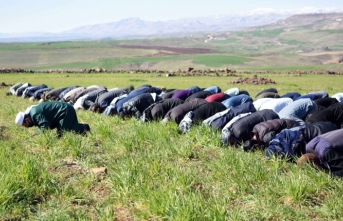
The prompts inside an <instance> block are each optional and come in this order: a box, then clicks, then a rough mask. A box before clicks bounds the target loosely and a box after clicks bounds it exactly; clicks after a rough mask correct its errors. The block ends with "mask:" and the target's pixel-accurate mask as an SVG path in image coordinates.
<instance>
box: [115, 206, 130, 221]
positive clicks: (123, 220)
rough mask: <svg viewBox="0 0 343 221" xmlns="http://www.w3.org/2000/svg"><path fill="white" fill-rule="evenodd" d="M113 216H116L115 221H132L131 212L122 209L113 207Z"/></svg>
mask: <svg viewBox="0 0 343 221" xmlns="http://www.w3.org/2000/svg"><path fill="white" fill-rule="evenodd" d="M114 214H115V216H116V218H115V220H117V221H131V220H134V219H133V215H132V213H131V211H130V210H129V209H126V208H123V207H114Z"/></svg>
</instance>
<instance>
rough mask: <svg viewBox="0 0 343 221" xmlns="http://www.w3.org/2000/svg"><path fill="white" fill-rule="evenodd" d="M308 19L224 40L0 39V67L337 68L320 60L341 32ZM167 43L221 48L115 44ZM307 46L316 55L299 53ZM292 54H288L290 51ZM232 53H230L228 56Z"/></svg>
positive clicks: (335, 46) (337, 43)
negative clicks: (315, 26) (203, 51)
mask: <svg viewBox="0 0 343 221" xmlns="http://www.w3.org/2000/svg"><path fill="white" fill-rule="evenodd" d="M311 28H312V26H311V25H307V26H306V28H305V26H299V27H287V26H278V25H274V26H270V27H261V28H255V29H254V30H248V31H239V32H232V33H231V34H229V35H228V36H227V39H226V40H214V41H209V42H207V43H205V42H204V40H205V37H203V38H200V37H192V38H190V37H189V38H166V39H138V40H116V41H115V40H110V41H101V40H99V41H78V42H51V43H8V44H7V43H6V44H0V67H14V68H16V67H21V68H27V69H28V68H30V69H40V70H41V69H55V68H59V69H80V68H95V67H101V68H106V69H115V68H116V69H146V68H148V69H163V70H176V69H179V68H181V69H185V68H187V67H194V68H196V69H207V68H224V67H227V66H229V68H231V69H237V70H246V69H248V70H252V69H258V70H285V69H288V70H297V69H304V68H301V67H302V66H304V67H305V69H307V70H309V69H311V70H335V71H342V70H343V68H342V65H339V64H338V65H331V66H323V65H321V63H323V62H325V61H329V60H332V59H335V58H339V57H340V56H341V54H339V53H338V54H335V55H334V54H325V50H323V49H324V48H326V47H328V48H329V50H333V51H336V52H339V51H340V50H343V47H342V45H341V43H340V42H341V41H340V40H339V39H341V36H342V32H341V31H340V30H338V29H333V30H312V29H311ZM121 44H124V45H142V46H167V47H181V48H182V47H185V48H192V47H195V48H207V49H214V50H218V51H221V52H222V53H221V54H219V55H216V54H212V55H181V56H165V57H151V56H152V55H156V54H158V52H168V51H159V50H157V49H123V48H120V47H118V46H119V45H121ZM298 51H306V52H310V53H311V52H313V53H315V54H317V53H322V55H316V56H301V54H297V53H295V52H298ZM289 55H292V56H289ZM228 58H230V59H228Z"/></svg>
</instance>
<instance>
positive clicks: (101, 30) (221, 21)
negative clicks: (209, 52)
mask: <svg viewBox="0 0 343 221" xmlns="http://www.w3.org/2000/svg"><path fill="white" fill-rule="evenodd" d="M330 12H343V10H342V9H337V8H334V9H315V8H303V9H298V10H288V11H287V10H281V11H280V10H272V9H255V10H252V11H248V12H244V13H238V14H235V15H220V16H208V17H197V18H181V19H174V20H168V21H144V20H141V19H139V18H127V19H123V20H120V21H117V22H111V23H106V24H97V25H87V26H82V27H78V28H75V29H71V30H68V31H64V32H60V33H19V34H8V33H0V42H14V41H24V42H26V41H62V40H76V39H80V40H81V39H101V38H106V39H108V38H111V39H122V38H142V37H156V36H159V37H161V36H171V35H173V36H177V35H185V34H196V33H198V34H201V33H213V32H227V31H234V30H240V29H243V28H247V27H254V26H263V25H267V24H272V23H277V22H278V21H281V20H284V19H286V18H288V17H291V16H293V15H297V14H308V13H312V14H318V13H330Z"/></svg>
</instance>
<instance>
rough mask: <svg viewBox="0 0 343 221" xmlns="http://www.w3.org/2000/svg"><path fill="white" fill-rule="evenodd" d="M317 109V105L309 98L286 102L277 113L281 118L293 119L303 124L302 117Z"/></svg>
mask: <svg viewBox="0 0 343 221" xmlns="http://www.w3.org/2000/svg"><path fill="white" fill-rule="evenodd" d="M317 110H318V106H317V104H316V103H314V102H313V101H312V100H311V99H309V98H304V99H299V100H296V101H293V102H292V103H290V104H288V105H287V106H286V107H284V108H282V110H281V111H280V112H279V113H278V114H279V117H280V118H281V119H291V120H295V121H297V122H298V123H299V125H301V124H305V122H304V119H305V118H306V116H307V115H308V114H312V113H314V112H316V111H317Z"/></svg>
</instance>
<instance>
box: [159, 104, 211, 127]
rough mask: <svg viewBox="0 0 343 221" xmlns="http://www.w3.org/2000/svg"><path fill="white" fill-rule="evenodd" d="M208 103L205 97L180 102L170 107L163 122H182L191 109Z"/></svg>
mask: <svg viewBox="0 0 343 221" xmlns="http://www.w3.org/2000/svg"><path fill="white" fill-rule="evenodd" d="M206 103H208V102H207V101H206V100H205V99H201V98H194V99H193V100H191V101H189V102H185V103H183V104H180V105H178V106H176V107H174V108H172V109H170V110H169V111H168V112H167V113H166V115H165V116H164V119H163V120H162V122H168V121H169V120H172V121H175V122H176V123H177V124H180V122H181V120H182V119H183V118H184V117H185V115H186V114H187V113H188V112H189V111H193V110H195V109H196V108H198V107H200V106H201V105H204V104H206Z"/></svg>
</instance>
